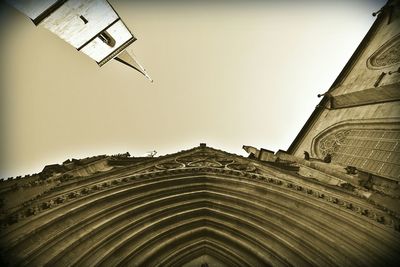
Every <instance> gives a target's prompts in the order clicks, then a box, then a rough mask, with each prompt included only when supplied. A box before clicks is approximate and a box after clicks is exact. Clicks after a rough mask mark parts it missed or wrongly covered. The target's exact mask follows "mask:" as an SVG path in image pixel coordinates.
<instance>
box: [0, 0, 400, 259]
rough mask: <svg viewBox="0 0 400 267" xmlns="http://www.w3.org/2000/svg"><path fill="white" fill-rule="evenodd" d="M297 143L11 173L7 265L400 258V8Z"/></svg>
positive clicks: (4, 198) (385, 19)
mask: <svg viewBox="0 0 400 267" xmlns="http://www.w3.org/2000/svg"><path fill="white" fill-rule="evenodd" d="M376 16H377V19H376V21H375V23H374V25H373V26H372V28H371V29H370V31H369V32H368V33H367V35H366V36H365V38H364V39H363V41H362V42H361V44H360V45H359V47H358V48H357V50H356V51H355V53H354V54H353V56H352V57H351V59H350V60H349V62H348V63H347V65H346V66H345V68H344V69H343V71H342V72H341V73H340V74H339V76H338V78H337V79H336V81H335V82H334V84H333V85H332V87H331V88H330V89H329V90H328V91H327V92H326V93H324V94H323V98H322V100H321V102H320V104H319V105H318V106H317V107H316V109H315V111H314V112H313V114H312V115H311V117H310V118H309V119H308V121H307V122H306V124H305V125H304V127H303V128H302V129H301V131H300V132H299V134H298V135H297V137H296V139H295V140H294V142H293V143H292V144H291V146H290V147H289V149H288V151H282V150H279V151H277V152H273V151H269V150H267V149H257V148H254V147H251V146H243V148H244V149H245V150H246V151H247V152H248V154H249V156H248V157H242V156H239V155H234V154H231V153H228V152H225V151H221V150H218V149H214V148H211V147H208V146H207V145H206V144H200V145H199V146H198V147H195V148H192V149H189V150H185V151H180V152H177V153H175V154H170V155H165V156H160V157H131V156H130V155H129V153H126V154H118V155H112V156H107V155H101V156H96V157H91V158H85V159H72V160H67V161H65V162H63V163H62V164H54V165H49V166H46V167H45V168H44V169H43V171H42V172H41V173H39V174H34V175H27V176H25V177H16V178H13V179H8V180H2V181H1V182H0V205H1V210H0V212H1V213H0V220H1V230H0V253H1V255H0V257H1V260H0V263H1V266H43V265H46V266H71V265H74V266H291V265H294V266H398V263H399V262H400V205H399V204H400V200H399V197H400V185H399V184H400V165H399V162H400V144H399V141H400V140H399V139H400V106H399V100H400V50H399V48H400V5H399V1H389V2H388V4H386V5H385V6H384V7H383V8H382V9H381V10H380V11H378V12H377V14H376Z"/></svg>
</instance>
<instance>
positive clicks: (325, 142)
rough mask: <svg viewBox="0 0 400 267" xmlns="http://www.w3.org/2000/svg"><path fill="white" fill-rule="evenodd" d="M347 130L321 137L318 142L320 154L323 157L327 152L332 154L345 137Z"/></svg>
mask: <svg viewBox="0 0 400 267" xmlns="http://www.w3.org/2000/svg"><path fill="white" fill-rule="evenodd" d="M349 132H350V131H349V130H342V131H339V132H337V133H334V134H330V135H328V136H327V137H325V138H323V139H322V140H321V141H320V142H319V144H318V146H319V151H320V152H321V154H322V156H323V157H325V156H326V155H328V154H331V155H332V154H334V153H335V152H336V151H337V149H338V148H339V146H340V145H341V144H342V143H343V141H344V140H345V139H346V136H347V135H348V134H349Z"/></svg>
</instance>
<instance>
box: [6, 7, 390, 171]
mask: <svg viewBox="0 0 400 267" xmlns="http://www.w3.org/2000/svg"><path fill="white" fill-rule="evenodd" d="M109 2H110V3H111V4H112V5H113V7H114V8H115V9H116V11H117V12H118V13H119V15H120V16H121V18H122V19H123V20H124V22H125V24H126V25H127V26H128V27H129V28H130V30H131V31H132V32H133V34H134V35H135V36H136V37H137V39H138V40H137V41H136V42H135V43H134V44H133V46H132V49H133V50H134V52H135V54H136V56H137V58H138V59H139V61H140V62H141V63H142V64H143V65H144V66H145V67H146V69H147V71H148V72H149V74H150V75H151V77H152V78H153V79H154V83H150V82H149V81H148V80H147V79H146V78H145V77H144V76H141V75H140V74H139V73H137V72H135V71H133V70H132V69H130V68H128V67H126V66H124V65H123V64H120V63H118V62H117V61H115V60H112V61H110V62H109V63H107V64H106V65H104V66H102V67H101V68H100V67H98V66H97V64H96V63H95V62H94V61H92V60H91V59H90V58H89V57H87V56H85V55H84V54H82V53H79V52H78V51H76V49H74V48H73V47H72V46H70V45H68V44H67V43H65V42H64V41H62V40H61V39H59V38H58V37H57V36H55V35H53V34H52V33H50V32H49V31H47V30H46V29H44V28H41V27H36V26H35V25H34V24H33V23H32V22H31V21H30V20H29V19H28V18H27V17H25V16H24V15H23V14H21V13H19V12H18V11H16V10H15V9H13V8H12V7H10V6H8V5H7V4H5V3H3V2H0V22H1V23H0V34H1V36H2V37H1V39H0V40H1V46H0V71H1V72H0V87H1V91H0V111H1V113H0V129H1V130H0V131H1V132H0V149H1V150H0V152H1V153H0V177H3V178H7V177H15V176H17V175H25V174H32V173H38V172H40V171H41V170H42V169H43V168H44V166H45V165H48V164H54V163H62V162H63V161H64V160H66V159H70V158H84V157H88V156H95V155H100V154H108V155H111V154H117V153H125V152H127V151H128V152H130V154H131V155H132V156H143V155H145V154H146V153H147V152H148V151H152V150H156V151H157V152H158V154H157V155H163V154H169V153H174V152H178V151H181V150H186V149H190V148H192V147H195V146H198V145H199V144H200V143H207V145H208V146H211V147H214V148H217V149H222V150H225V151H227V152H232V153H236V154H240V155H246V153H245V151H243V150H242V145H251V146H255V147H258V148H266V149H269V150H273V151H277V150H278V149H283V150H286V149H287V148H288V147H289V145H290V144H291V142H292V141H293V140H294V138H295V137H296V135H297V133H298V132H299V131H300V129H301V127H302V126H303V125H304V123H305V122H306V120H307V119H308V117H309V116H310V115H311V113H312V111H313V110H314V108H315V106H316V105H317V104H318V102H319V101H320V99H319V98H317V94H319V93H324V92H325V91H327V90H328V89H329V87H330V86H331V84H332V83H333V81H334V80H335V78H336V77H337V76H338V74H339V73H340V71H341V70H342V68H343V67H344V65H345V64H346V62H347V61H348V59H349V58H350V56H351V55H352V54H353V52H354V51H355V49H356V48H357V46H358V44H359V43H360V42H361V40H362V38H363V37H364V36H365V34H366V33H367V31H368V30H369V28H370V27H371V25H372V23H373V21H374V20H375V18H374V17H373V16H372V15H371V14H372V12H374V11H377V10H379V8H380V7H381V6H383V4H384V3H385V1H362V0H358V1H357V0H355V1H344V0H342V1H312V0H309V1H289V0H286V1H261V0H259V1H257V0H247V1H245V0H234V1H233V0H232V1H227V0H225V1H224V0H215V1H177V0H176V1H150V0H149V1H144V0H143V1H117V0H111V1H109Z"/></svg>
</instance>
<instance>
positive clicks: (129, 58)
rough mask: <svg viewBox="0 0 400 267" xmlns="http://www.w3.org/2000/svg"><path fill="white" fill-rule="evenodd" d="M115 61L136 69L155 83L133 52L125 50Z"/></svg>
mask: <svg viewBox="0 0 400 267" xmlns="http://www.w3.org/2000/svg"><path fill="white" fill-rule="evenodd" d="M114 59H115V60H117V61H119V62H121V63H123V64H125V65H127V66H129V67H131V68H134V69H135V70H137V71H138V72H140V73H141V74H143V75H144V76H146V78H147V79H149V80H150V82H153V79H151V78H150V76H149V74H148V73H147V72H146V70H145V68H143V66H142V65H141V64H140V63H139V62H138V61H137V60H136V58H135V55H134V54H133V53H132V52H129V51H127V50H124V51H122V52H121V53H120V54H119V55H118V56H116V57H115V58H114Z"/></svg>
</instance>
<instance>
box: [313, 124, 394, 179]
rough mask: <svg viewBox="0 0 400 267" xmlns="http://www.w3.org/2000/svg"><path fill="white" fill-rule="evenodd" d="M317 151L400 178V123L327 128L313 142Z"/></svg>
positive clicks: (380, 173)
mask: <svg viewBox="0 0 400 267" xmlns="http://www.w3.org/2000/svg"><path fill="white" fill-rule="evenodd" d="M313 143H314V144H313V148H314V153H315V154H316V155H317V157H319V158H324V157H325V156H326V155H327V154H328V153H329V154H331V155H332V162H333V163H336V164H341V165H345V166H347V165H350V166H355V167H357V168H359V169H362V170H365V171H368V172H371V173H375V174H377V175H380V176H383V177H387V178H390V179H394V180H396V181H400V164H399V163H400V144H399V143H400V126H399V123H398V122H397V123H388V124H383V123H380V124H377V123H344V124H342V125H337V126H334V127H331V128H329V129H327V130H326V131H324V132H322V133H321V134H319V135H318V136H317V137H316V138H315V139H314V142H313Z"/></svg>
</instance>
